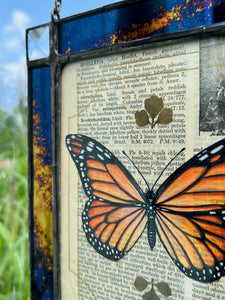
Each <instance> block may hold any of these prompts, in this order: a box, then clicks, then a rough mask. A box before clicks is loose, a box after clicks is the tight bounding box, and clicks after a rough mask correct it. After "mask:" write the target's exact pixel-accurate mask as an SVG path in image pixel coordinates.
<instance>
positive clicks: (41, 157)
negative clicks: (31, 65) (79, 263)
mask: <svg viewBox="0 0 225 300" xmlns="http://www.w3.org/2000/svg"><path fill="white" fill-rule="evenodd" d="M30 74H31V86H32V97H31V100H32V104H31V107H33V114H32V123H33V130H32V141H31V142H32V149H33V162H32V164H33V203H32V207H33V228H32V229H31V230H32V231H31V235H32V239H31V241H32V243H33V245H31V249H33V253H31V263H32V266H31V270H33V273H32V274H31V277H32V278H31V284H32V285H31V286H32V297H33V298H32V299H43V300H47V299H48V300H49V299H53V230H52V170H51V165H52V139H51V138H52V136H51V76H50V67H42V68H37V69H33V70H31V72H30Z"/></svg>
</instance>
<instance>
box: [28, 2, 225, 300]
mask: <svg viewBox="0 0 225 300" xmlns="http://www.w3.org/2000/svg"><path fill="white" fill-rule="evenodd" d="M223 21H225V0H222V1H221V0H204V1H200V0H196V1H194V0H181V1H177V0H171V1H166V0H159V1H147V0H127V1H120V2H118V3H115V4H112V5H109V6H105V7H101V8H99V9H96V10H93V11H89V12H86V13H82V14H79V15H74V16H69V17H67V18H64V19H60V18H57V19H54V16H52V19H51V20H50V22H49V23H48V24H43V25H40V26H37V27H35V28H30V29H27V32H26V34H27V36H26V41H27V65H28V103H29V105H28V108H29V110H28V112H29V215H30V271H31V299H32V300H39V299H41V300H53V299H56V300H57V299H62V300H70V299H74V300H106V299H107V300H108V299H110V300H122V299H126V300H139V299H140V300H141V299H145V300H150V299H151V300H153V299H154V300H155V299H160V300H163V299H172V300H176V299H177V300H181V299H182V300H196V299H200V298H202V299H207V300H214V299H223V298H224V287H225V217H224V216H225V192H224V186H225V142H224V139H223V138H224V136H225V117H224V115H225V109H224V103H225V83H224V82H225V63H224V62H225V50H224V49H225V26H224V25H223V23H220V22H223ZM50 45H51V47H50Z"/></svg>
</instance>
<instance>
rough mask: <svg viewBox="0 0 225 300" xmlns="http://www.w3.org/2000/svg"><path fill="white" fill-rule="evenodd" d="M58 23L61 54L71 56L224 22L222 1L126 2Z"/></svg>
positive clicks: (224, 3) (172, 0)
mask: <svg viewBox="0 0 225 300" xmlns="http://www.w3.org/2000/svg"><path fill="white" fill-rule="evenodd" d="M126 2H127V3H128V4H123V5H122V4H120V3H121V2H120V3H118V7H114V6H108V7H105V8H103V9H99V10H96V11H94V12H90V13H86V14H83V15H79V16H73V17H71V18H68V19H65V20H61V21H60V23H59V26H60V37H59V38H60V49H59V50H60V53H61V54H69V53H70V54H71V53H76V52H82V51H86V50H90V49H96V48H101V47H106V46H110V45H114V44H117V43H122V42H126V41H132V40H137V39H141V38H146V37H151V36H158V35H162V34H170V33H175V32H180V31H184V30H189V29H193V28H197V27H200V26H207V25H211V24H215V23H218V22H222V21H225V1H224V0H223V1H220V0H213V1H210V0H204V1H202V0H197V1H193V0H181V1H179V3H178V2H177V0H171V1H166V0H161V1H158V2H155V1H126Z"/></svg>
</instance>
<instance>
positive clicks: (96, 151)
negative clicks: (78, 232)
mask: <svg viewBox="0 0 225 300" xmlns="http://www.w3.org/2000/svg"><path fill="white" fill-rule="evenodd" d="M66 145H67V147H68V150H69V152H70V154H71V157H72V159H73V161H74V163H75V164H76V167H77V169H78V172H79V175H80V179H81V182H82V185H83V189H84V191H85V193H86V195H87V196H88V198H89V200H88V201H87V202H86V205H85V208H84V211H83V214H82V221H83V229H84V232H85V234H86V237H87V240H88V242H89V243H90V244H91V245H92V246H93V247H94V249H95V250H96V251H97V252H98V253H100V254H101V255H103V256H104V257H106V258H109V259H112V260H119V259H120V258H121V257H123V256H124V255H125V254H126V253H127V252H128V251H129V250H130V249H131V248H132V247H133V245H134V244H135V242H136V241H137V240H138V238H139V237H140V235H141V234H142V232H143V230H144V228H145V226H146V223H147V216H146V199H145V195H144V193H143V192H142V190H141V189H140V187H139V186H138V184H137V183H136V181H135V180H134V178H133V177H132V176H131V174H130V173H129V172H128V171H127V169H126V168H125V167H124V166H123V165H122V164H121V163H120V162H119V160H118V159H117V158H116V157H115V156H114V155H113V154H112V153H111V152H110V151H109V150H108V149H107V148H105V147H104V146H103V145H102V144H100V143H98V142H97V141H95V140H94V139H91V138H89V137H86V136H83V135H68V136H67V137H66Z"/></svg>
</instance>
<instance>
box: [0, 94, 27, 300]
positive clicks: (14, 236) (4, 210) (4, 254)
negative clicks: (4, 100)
mask: <svg viewBox="0 0 225 300" xmlns="http://www.w3.org/2000/svg"><path fill="white" fill-rule="evenodd" d="M26 118H27V107H26V97H25V96H24V95H21V96H20V99H19V102H18V104H17V105H16V106H15V107H14V108H13V110H12V111H11V112H5V111H0V141H1V143H0V257H1V262H0V300H9V299H10V300H13V299H15V300H20V299H21V300H23V299H29V289H30V288H29V265H28V263H29V254H28V210H27V203H28V201H27V128H26V123H27V121H26Z"/></svg>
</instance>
